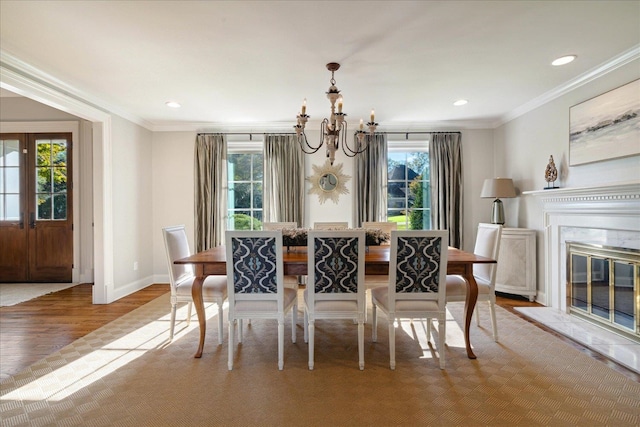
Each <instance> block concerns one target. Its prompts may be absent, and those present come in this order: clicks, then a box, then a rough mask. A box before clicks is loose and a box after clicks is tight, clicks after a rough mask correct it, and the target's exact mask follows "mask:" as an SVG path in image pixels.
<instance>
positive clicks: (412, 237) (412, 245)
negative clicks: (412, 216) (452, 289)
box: [389, 230, 449, 307]
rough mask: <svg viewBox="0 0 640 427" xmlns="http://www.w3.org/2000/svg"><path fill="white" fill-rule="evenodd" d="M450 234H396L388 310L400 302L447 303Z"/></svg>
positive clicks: (393, 240)
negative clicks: (425, 301)
mask: <svg viewBox="0 0 640 427" xmlns="http://www.w3.org/2000/svg"><path fill="white" fill-rule="evenodd" d="M448 247H449V232H448V231H447V230H393V231H391V250H390V258H389V306H390V307H395V303H396V301H397V300H434V301H436V302H437V303H438V306H440V307H444V305H445V301H446V289H447V287H446V277H447V256H448Z"/></svg>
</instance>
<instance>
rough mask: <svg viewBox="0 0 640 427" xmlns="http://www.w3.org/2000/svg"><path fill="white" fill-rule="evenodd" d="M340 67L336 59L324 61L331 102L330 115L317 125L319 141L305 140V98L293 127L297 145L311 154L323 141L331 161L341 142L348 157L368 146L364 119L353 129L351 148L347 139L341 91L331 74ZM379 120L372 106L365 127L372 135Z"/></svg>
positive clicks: (307, 116)
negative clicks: (328, 76)
mask: <svg viewBox="0 0 640 427" xmlns="http://www.w3.org/2000/svg"><path fill="white" fill-rule="evenodd" d="M339 68H340V64H338V63H337V62H330V63H328V64H327V70H329V71H331V80H330V83H331V86H330V87H329V91H328V92H327V98H329V101H330V102H331V116H330V117H329V118H324V119H323V120H322V123H321V127H320V142H319V143H318V145H317V146H314V145H311V144H309V141H308V140H307V135H306V134H305V132H304V128H305V125H306V123H307V121H308V120H309V117H310V116H309V115H307V100H306V99H305V100H304V101H303V102H302V110H301V112H300V114H298V117H297V118H298V123H297V124H296V125H295V126H294V127H293V128H294V129H295V130H296V134H297V136H298V143H299V144H300V148H301V149H302V151H303V152H305V153H306V154H313V153H315V152H317V151H318V150H319V149H320V148H321V147H322V145H323V144H325V145H326V150H327V157H328V158H329V161H330V163H331V165H333V162H334V160H335V158H336V151H338V150H339V149H340V145H342V151H343V152H344V154H346V155H347V156H348V157H355V156H356V155H357V154H360V153H362V152H363V151H365V150H366V149H367V147H368V146H369V145H368V144H367V143H366V141H365V137H366V134H367V132H366V131H365V130H364V125H365V124H364V121H363V120H362V119H360V127H359V129H358V130H357V131H356V139H357V145H356V147H354V148H352V147H351V146H350V145H349V143H348V142H347V133H348V127H347V120H346V117H347V114H346V113H343V112H342V101H343V98H342V95H340V91H339V90H338V88H337V87H336V80H335V79H334V78H333V73H334V72H335V71H337V70H338V69H339ZM336 102H337V103H338V111H337V112H336ZM377 126H378V123H376V122H375V111H374V110H371V120H370V121H369V122H368V123H367V128H368V129H369V132H368V133H369V135H371V136H373V134H374V132H375V130H376V127H377Z"/></svg>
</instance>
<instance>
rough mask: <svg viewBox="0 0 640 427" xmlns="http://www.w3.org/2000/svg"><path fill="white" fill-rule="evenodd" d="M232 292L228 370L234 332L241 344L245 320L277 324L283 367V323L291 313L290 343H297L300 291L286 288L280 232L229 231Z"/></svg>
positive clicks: (231, 355) (230, 300)
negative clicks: (236, 332)
mask: <svg viewBox="0 0 640 427" xmlns="http://www.w3.org/2000/svg"><path fill="white" fill-rule="evenodd" d="M225 244H226V251H227V253H226V255H227V283H228V293H229V361H228V365H229V366H228V367H229V370H232V369H233V353H234V348H235V336H234V331H235V328H236V323H237V326H238V329H239V330H238V341H239V342H242V320H243V319H248V320H252V319H275V320H277V322H278V369H280V370H282V369H283V368H284V321H285V315H286V314H287V313H289V312H291V314H292V325H291V328H292V331H291V341H292V342H294V343H295V342H296V317H297V316H296V314H297V311H298V291H297V290H296V289H291V288H285V286H284V280H283V262H282V233H281V232H280V231H227V232H226V236H225Z"/></svg>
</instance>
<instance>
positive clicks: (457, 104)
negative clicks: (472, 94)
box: [453, 99, 469, 107]
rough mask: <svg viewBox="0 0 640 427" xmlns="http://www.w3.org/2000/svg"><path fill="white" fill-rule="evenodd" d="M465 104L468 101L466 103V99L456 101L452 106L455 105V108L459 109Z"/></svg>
mask: <svg viewBox="0 0 640 427" xmlns="http://www.w3.org/2000/svg"><path fill="white" fill-rule="evenodd" d="M467 102H469V101H467V100H466V99H458V100H457V101H456V102H454V103H453V105H455V106H456V107H459V106H461V105H465V104H466V103H467Z"/></svg>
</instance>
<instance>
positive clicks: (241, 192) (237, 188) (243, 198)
mask: <svg viewBox="0 0 640 427" xmlns="http://www.w3.org/2000/svg"><path fill="white" fill-rule="evenodd" d="M233 200H234V203H235V205H234V207H235V208H236V209H237V208H250V207H251V184H238V183H236V184H235V185H234V186H233Z"/></svg>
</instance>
